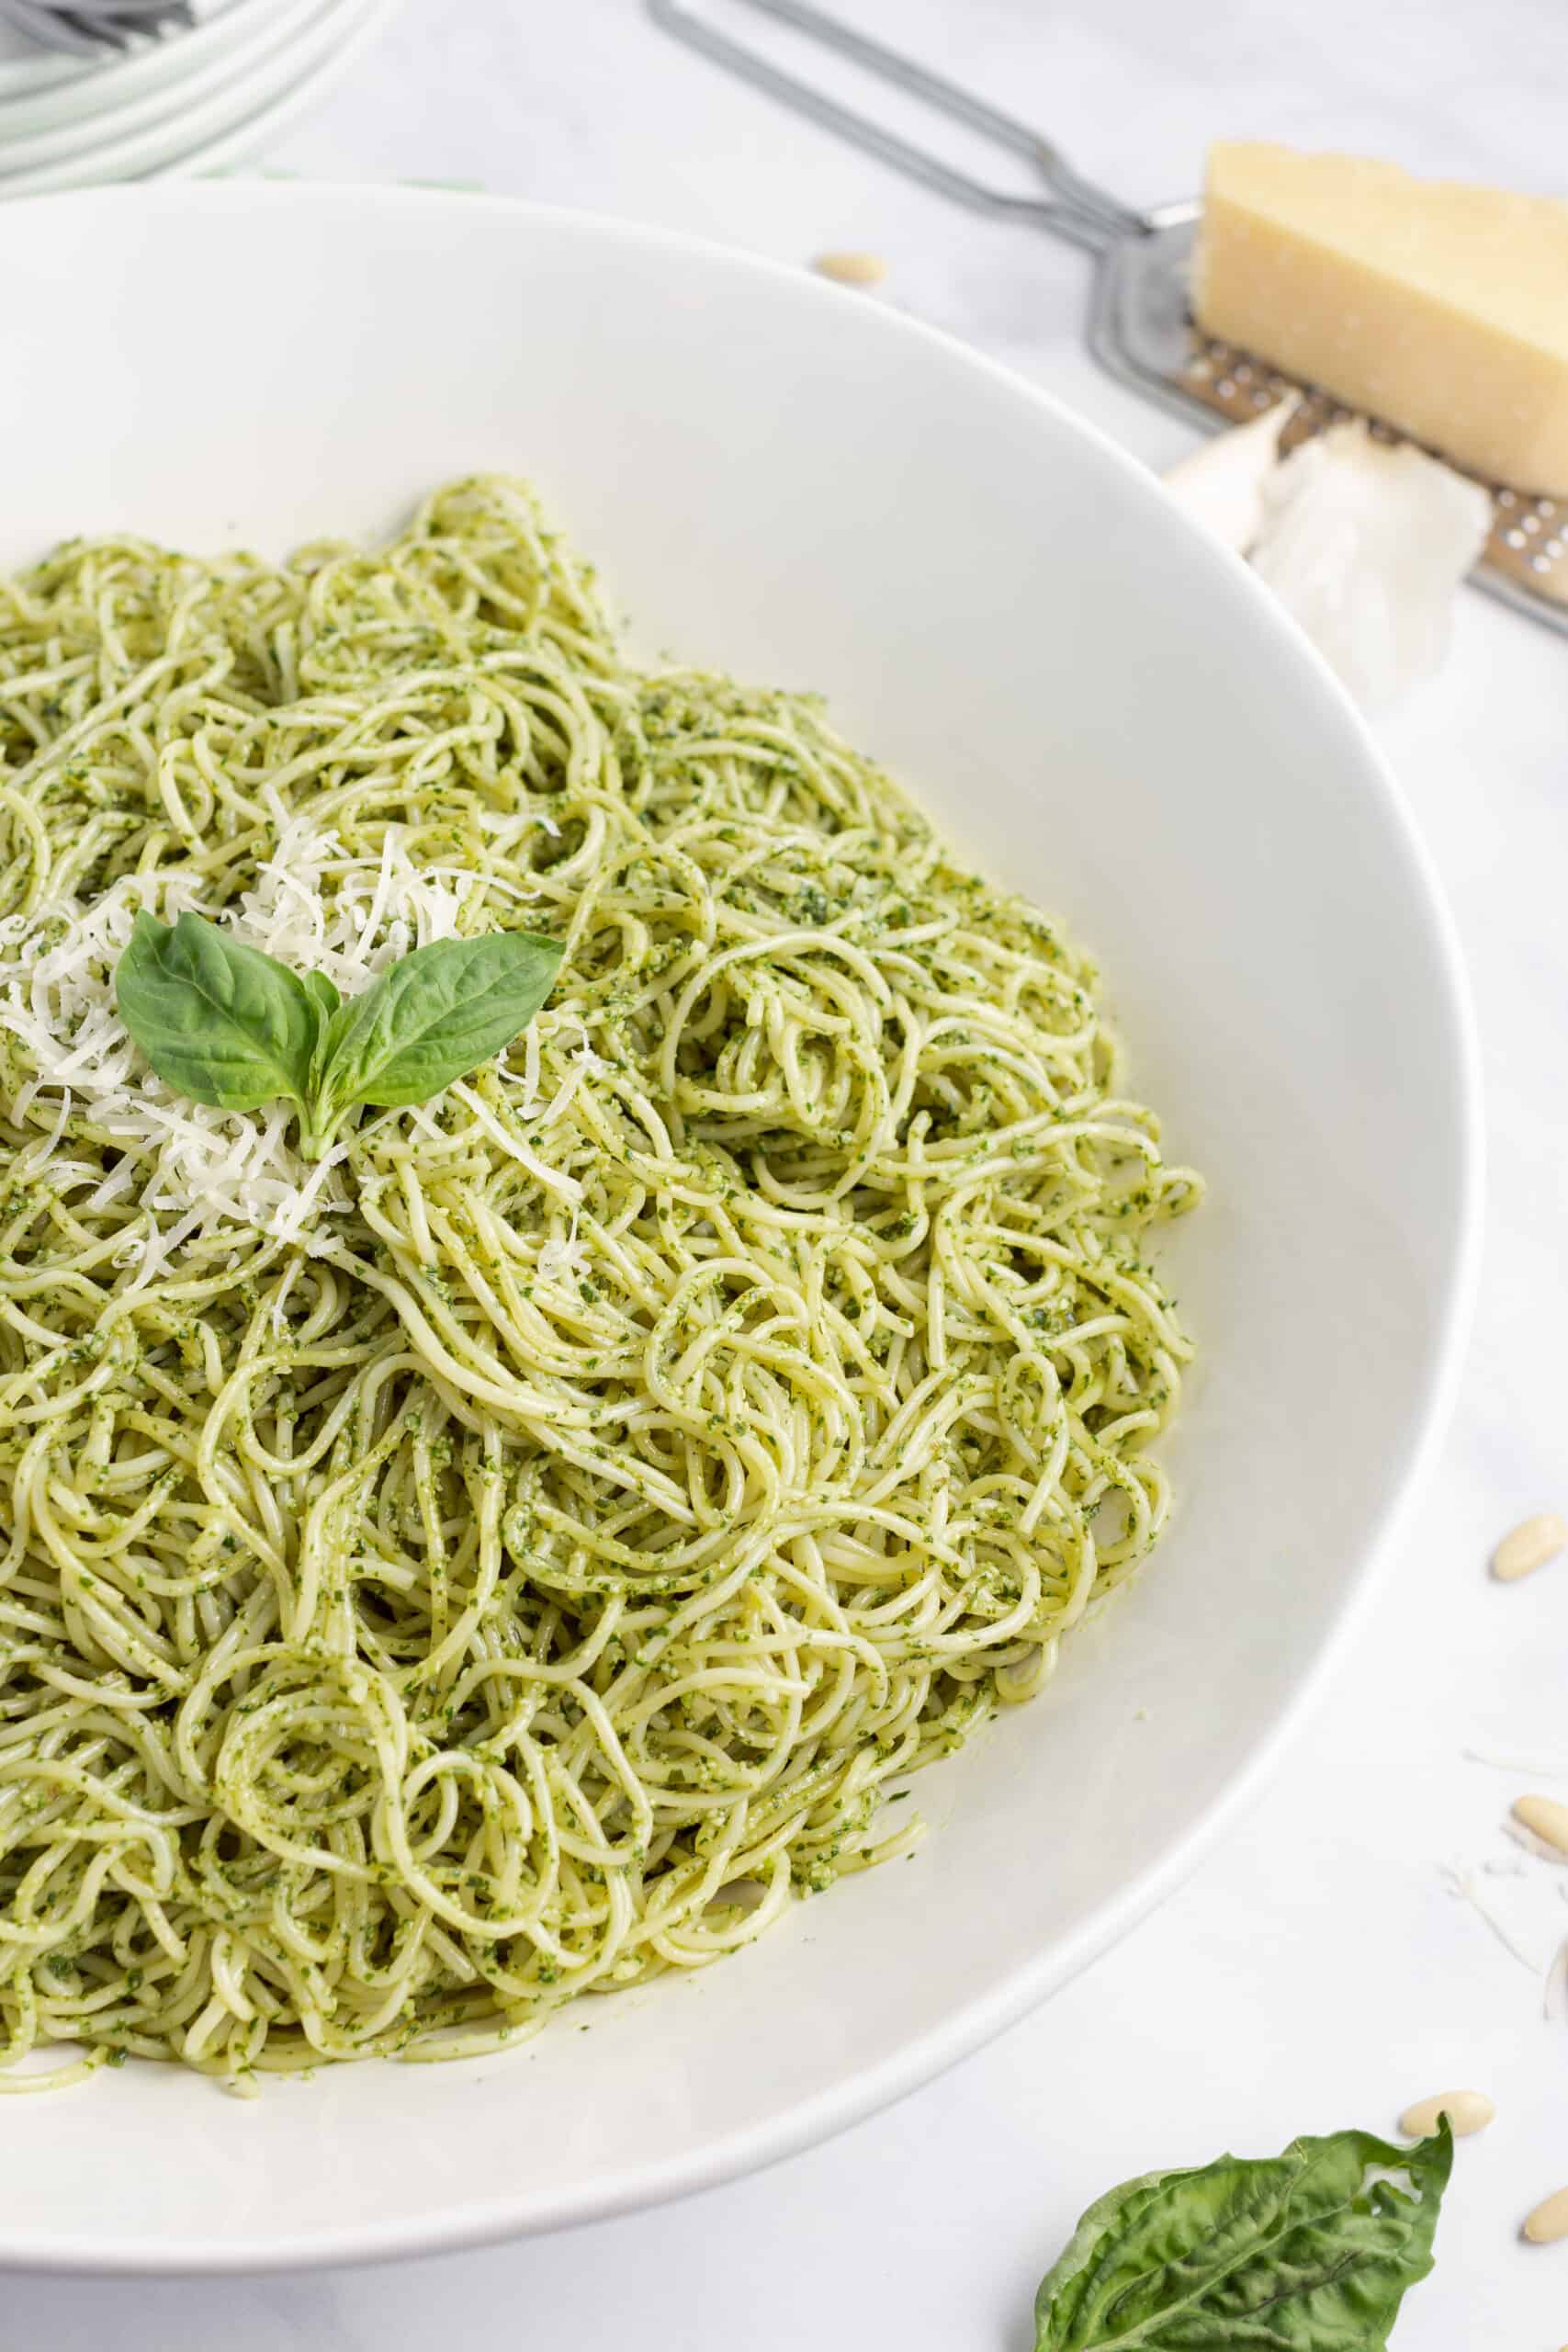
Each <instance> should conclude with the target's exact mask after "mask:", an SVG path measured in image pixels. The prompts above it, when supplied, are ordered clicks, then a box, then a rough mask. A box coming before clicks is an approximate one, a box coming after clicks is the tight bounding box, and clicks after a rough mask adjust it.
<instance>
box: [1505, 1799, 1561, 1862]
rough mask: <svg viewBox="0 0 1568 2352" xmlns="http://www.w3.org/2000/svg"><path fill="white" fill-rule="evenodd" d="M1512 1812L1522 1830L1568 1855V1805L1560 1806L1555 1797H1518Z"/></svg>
mask: <svg viewBox="0 0 1568 2352" xmlns="http://www.w3.org/2000/svg"><path fill="white" fill-rule="evenodd" d="M1512 1812H1513V1815H1514V1819H1515V1820H1516V1821H1517V1823H1518V1824H1519V1826H1520V1827H1521V1828H1524V1829H1528V1830H1529V1831H1530V1832H1531V1833H1532V1835H1534V1836H1535V1837H1537V1838H1540V1840H1541V1842H1542V1844H1543V1845H1547V1846H1555V1847H1556V1849H1557V1851H1558V1852H1559V1853H1560V1854H1568V1804H1558V1802H1557V1800H1556V1798H1555V1797H1516V1798H1515V1799H1514V1803H1513V1806H1512Z"/></svg>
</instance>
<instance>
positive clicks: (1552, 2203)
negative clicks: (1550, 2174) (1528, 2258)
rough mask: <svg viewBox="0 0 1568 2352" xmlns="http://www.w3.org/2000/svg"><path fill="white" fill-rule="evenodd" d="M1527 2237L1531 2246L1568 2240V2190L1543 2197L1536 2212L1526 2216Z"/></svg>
mask: <svg viewBox="0 0 1568 2352" xmlns="http://www.w3.org/2000/svg"><path fill="white" fill-rule="evenodd" d="M1525 2235H1526V2237H1527V2238H1529V2242H1530V2244H1531V2245H1555V2243H1556V2241H1557V2240H1558V2239H1559V2238H1568V2188H1560V2189H1558V2190H1557V2191H1556V2192H1555V2194H1554V2195H1552V2196H1551V2197H1543V2198H1542V2199H1541V2201H1540V2204H1539V2205H1538V2206H1537V2207H1536V2209H1535V2211H1534V2212H1533V2213H1527V2214H1526V2215H1525Z"/></svg>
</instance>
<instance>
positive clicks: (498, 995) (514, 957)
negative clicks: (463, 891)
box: [320, 931, 561, 1116]
mask: <svg viewBox="0 0 1568 2352" xmlns="http://www.w3.org/2000/svg"><path fill="white" fill-rule="evenodd" d="M560 959H561V948H560V943H559V941H558V940H555V939H540V938H538V937H536V934H535V933H532V932H528V931H491V932H487V933H485V934H484V936H483V937H482V938H479V939H439V940H435V941H434V942H433V943H432V944H431V945H430V946H428V947H419V948H416V949H415V950H414V953H413V954H412V956H404V957H403V958H402V960H401V962H400V963H397V964H394V965H393V966H392V967H391V969H390V970H389V971H386V972H383V973H382V975H381V977H380V978H379V979H378V980H377V981H375V982H374V983H373V984H372V985H371V986H370V987H369V988H367V989H366V990H365V991H364V993H363V995H360V996H355V997H351V998H350V999H349V1001H348V1002H347V1003H346V1004H345V1005H344V1007H343V1008H342V1010H341V1012H338V1013H337V1014H335V1015H334V1017H333V1024H332V1028H331V1031H330V1033H329V1042H328V1048H327V1058H326V1067H325V1069H324V1070H323V1072H322V1076H321V1090H320V1091H321V1105H322V1108H323V1110H325V1111H326V1112H327V1113H328V1114H329V1116H330V1115H332V1114H337V1113H341V1111H343V1110H344V1109H347V1108H348V1107H349V1106H350V1105H351V1104H353V1103H375V1104H376V1105H378V1107H379V1108H380V1109H383V1110H393V1109H396V1108H398V1107H399V1106H400V1105H402V1104H405V1103H426V1102H428V1101H429V1099H430V1097H431V1096H432V1095H433V1094H439V1093H440V1091H441V1090H442V1088H443V1087H444V1086H450V1085H451V1084H452V1082H453V1080H455V1079H459V1078H466V1077H467V1076H468V1072H469V1071H470V1070H471V1069H478V1067H479V1064H480V1062H484V1061H488V1060H489V1059H490V1057H491V1055H492V1054H499V1053H500V1052H501V1050H502V1047H503V1046H510V1045H511V1043H512V1040H513V1037H515V1036H516V1035H517V1033H518V1031H519V1030H520V1029H525V1028H526V1027H527V1025H528V1023H529V1022H530V1021H532V1019H533V1017H534V1015H535V1013H536V1012H537V1011H538V1010H539V1007H540V1006H541V1005H542V1004H543V1002H544V1001H545V999H546V998H547V996H548V994H549V992H550V989H551V986H552V984H553V982H554V980H555V977H556V969H557V967H558V964H559V963H560Z"/></svg>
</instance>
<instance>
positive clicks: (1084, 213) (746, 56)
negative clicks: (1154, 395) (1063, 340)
mask: <svg viewBox="0 0 1568 2352" xmlns="http://www.w3.org/2000/svg"><path fill="white" fill-rule="evenodd" d="M744 5H745V6H748V7H750V8H752V9H754V10H755V11H756V12H757V13H758V15H760V16H764V17H773V18H774V19H775V20H776V21H777V22H778V23H780V24H784V25H788V26H790V27H791V28H793V29H794V30H795V32H800V33H805V34H806V35H807V38H808V39H810V40H816V41H818V42H819V43H820V44H821V45H822V47H823V48H824V49H830V50H835V51H837V52H838V53H839V55H840V56H841V57H848V58H851V59H852V60H853V62H854V63H855V64H857V65H862V66H863V67H865V69H866V70H867V72H868V73H871V74H875V75H876V76H877V77H878V79H879V80H882V81H885V82H890V83H892V84H893V85H894V86H895V87H896V88H897V89H900V90H908V92H909V93H910V95H911V96H914V97H917V98H920V99H923V100H924V102H925V103H926V105H928V106H930V107H933V108H934V109H935V110H936V112H937V113H939V114H945V115H947V116H949V117H950V118H951V119H952V120H953V121H954V122H962V123H964V124H966V125H967V127H968V128H969V129H970V130H977V131H979V132H980V133H981V134H982V135H983V136H984V137H986V138H987V139H989V140H991V141H994V143H995V144H996V145H998V146H1000V147H1006V148H1008V149H1010V151H1011V152H1012V153H1014V154H1018V155H1022V156H1024V157H1025V158H1027V160H1028V161H1029V162H1030V163H1031V164H1033V165H1034V167H1035V169H1036V171H1037V172H1038V173H1039V174H1040V175H1041V177H1042V178H1043V180H1044V182H1045V185H1046V187H1047V188H1048V189H1049V191H1050V193H1049V195H1047V196H1044V197H1027V196H1009V195H1007V194H1006V193H1005V192H1004V191H1003V190H1002V189H1000V188H994V187H987V185H986V183H985V181H984V180H977V179H974V178H972V177H971V176H970V175H969V174H968V173H967V172H961V171H959V170H958V169H957V168H956V167H955V166H954V165H953V164H948V163H944V162H943V161H942V157H941V156H940V155H933V154H931V152H930V151H929V150H928V149H926V148H924V147H918V146H916V145H915V144H914V142H913V141H911V140H908V139H903V138H900V137H899V135H898V133H897V131H893V130H886V129H885V128H884V126H883V125H882V124H881V123H878V122H874V121H873V120H872V119H871V117H870V116H869V115H863V114H860V113H857V112H856V110H855V109H854V108H853V107H847V106H843V105H840V102H839V100H838V99H837V98H831V97H829V96H828V94H827V92H826V91H824V90H819V89H818V88H816V87H815V86H814V85H813V84H811V83H809V82H803V81H800V80H799V79H797V77H796V76H795V74H786V73H785V72H784V69H783V67H782V66H778V65H774V64H773V62H772V61H771V60H770V59H768V58H766V57H763V56H761V55H760V54H759V52H758V51H756V50H754V49H748V48H747V47H746V45H745V43H744V42H742V41H738V40H733V39H732V38H731V36H730V35H729V34H728V33H725V32H721V31H720V30H719V29H718V28H717V27H716V25H713V24H710V23H709V22H708V21H707V19H706V18H705V17H701V16H699V15H698V14H697V13H696V12H695V10H694V9H692V8H689V7H687V6H684V5H683V0H648V12H649V16H650V17H652V18H653V20H654V22H655V24H657V25H660V26H662V28H664V30H665V31H666V32H669V33H672V34H673V35H674V36H675V38H676V40H682V41H684V42H686V43H687V45H688V47H690V48H692V49H695V50H698V51H701V53H702V54H703V55H704V56H705V57H709V58H711V59H712V60H713V61H714V62H715V63H716V64H718V65H723V66H725V67H727V68H728V71H729V72H730V73H732V74H739V75H740V76H741V77H742V79H743V80H745V81H748V82H750V83H752V84H753V85H755V87H756V88H758V89H760V90H765V91H766V92H767V93H768V96H770V97H774V98H779V99H781V100H782V101H783V102H784V105H785V106H787V107H793V108H794V109H795V112H796V113H797V114H803V115H806V116H807V118H808V119H810V120H811V121H813V122H819V123H821V124H822V125H823V127H824V129H826V130H833V131H837V132H838V134H839V136H840V138H842V139H847V140H848V141H850V142H851V144H852V145H853V146H856V147H859V148H861V149H862V150H863V152H864V153H867V154H869V155H875V156H877V157H878V158H879V159H880V160H881V161H882V162H883V163H885V164H892V165H893V167H894V169H895V170H896V171H901V172H905V173H908V175H909V177H910V178H911V179H917V180H919V181H921V182H922V183H923V184H924V186H926V187H932V188H935V189H937V190H938V191H939V193H940V194H942V195H943V196H950V197H952V198H953V199H954V200H955V201H956V202H957V203H959V204H966V205H968V206H969V207H970V208H971V209H972V210H974V211H976V212H989V213H993V214H1001V215H1003V216H1005V217H1010V218H1011V219H1014V220H1033V221H1035V222H1037V223H1038V224H1039V226H1040V227H1041V228H1043V229H1050V230H1053V231H1054V232H1055V233H1056V234H1057V235H1059V236H1063V237H1066V238H1069V239H1070V240H1071V241H1072V242H1073V243H1075V244H1079V245H1087V246H1088V247H1089V250H1090V252H1092V253H1099V252H1100V251H1101V250H1102V249H1103V248H1104V247H1105V246H1106V245H1108V244H1110V243H1112V242H1113V241H1114V240H1115V239H1116V238H1119V237H1127V236H1136V235H1140V234H1142V233H1143V232H1144V231H1145V229H1146V228H1147V227H1148V222H1147V221H1146V220H1145V217H1144V215H1143V214H1142V213H1140V212H1135V211H1134V210H1133V209H1132V208H1131V207H1130V206H1128V205H1125V204H1121V203H1119V202H1118V201H1117V199H1116V198H1114V197H1112V196H1107V195H1106V194H1105V193H1104V192H1103V190H1101V189H1100V188H1097V187H1094V186H1092V184H1091V183H1090V182H1089V181H1088V180H1086V179H1083V178H1081V177H1080V176H1079V175H1078V174H1077V172H1075V171H1074V170H1073V168H1072V166H1071V164H1069V163H1068V162H1067V160H1066V156H1065V155H1063V154H1062V153H1061V152H1060V151H1059V150H1058V149H1057V148H1056V147H1055V146H1053V144H1052V142H1051V141H1050V140H1048V139H1044V138H1042V136H1041V134H1040V133H1039V132H1038V131H1037V130H1030V128H1029V126H1028V124H1027V123H1022V122H1017V121H1015V120H1014V119H1013V118H1012V116H1011V115H1007V114H1003V113H1001V112H1000V110H999V109H998V107H991V106H987V104H986V102H985V100H984V99H983V98H976V97H975V96H973V95H972V94H971V93H970V92H969V91H967V90H962V89H960V88H959V86H958V85H957V84H956V83H955V82H949V81H947V80H946V79H945V78H944V77H943V76H942V74H931V73H928V72H927V70H926V68H925V67H924V66H923V65H917V64H916V63H915V62H914V60H913V59H912V58H908V57H902V56H900V55H899V53H898V51H897V50H893V49H887V48H885V47H884V45H883V43H882V42H881V41H879V40H871V39H870V38H869V36H868V35H866V34H865V33H860V32H856V31H855V30H854V29H853V28H852V26H849V25H845V24H840V22H839V21H838V19H837V18H836V17H829V16H825V15H824V14H823V13H822V11H821V10H820V9H818V8H814V7H811V6H808V5H807V0H744Z"/></svg>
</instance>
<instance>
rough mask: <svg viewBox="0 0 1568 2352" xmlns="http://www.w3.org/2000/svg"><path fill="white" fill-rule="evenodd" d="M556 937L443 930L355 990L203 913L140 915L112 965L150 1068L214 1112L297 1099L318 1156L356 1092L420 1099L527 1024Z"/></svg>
mask: <svg viewBox="0 0 1568 2352" xmlns="http://www.w3.org/2000/svg"><path fill="white" fill-rule="evenodd" d="M560 958H561V949H560V944H559V943H558V941H556V940H553V939H542V938H540V937H539V936H538V935H537V934H536V933H534V932H528V931H493V932H487V933H484V935H483V936H482V937H480V938H479V939H439V940H435V941H434V942H433V943H432V944H431V945H429V946H428V947H418V948H415V949H414V951H413V953H412V955H409V956H403V957H402V958H401V959H400V961H399V962H398V963H396V964H393V965H392V966H391V967H389V970H387V971H385V972H383V973H381V975H380V976H379V978H377V979H375V980H373V981H372V983H371V985H370V986H369V987H368V988H367V989H363V990H362V991H361V992H360V994H359V995H357V996H352V997H348V998H346V999H344V998H343V997H340V995H339V993H338V990H337V989H336V988H335V987H334V986H333V982H332V981H331V980H330V979H328V978H327V976H326V974H325V973H324V972H307V973H304V974H300V973H299V972H295V971H292V970H290V968H289V967H288V965H287V964H280V963H279V962H278V961H277V959H276V956H266V955H264V954H263V953H262V951H261V950H260V949H259V948H256V947H247V946H246V945H245V944H243V942H242V941H240V940H237V939H235V938H234V937H232V935H231V933H228V932H226V931H223V930H221V929H220V926H219V925H218V924H217V923H215V922H208V921H207V920H206V918H205V917H204V916H201V915H196V914H182V915H181V916H180V918H179V920H178V922H175V923H173V924H170V923H164V922H159V921H158V919H157V917H156V916H155V915H150V914H148V913H147V912H146V911H145V910H142V911H141V913H139V914H138V916H137V918H136V922H135V927H134V929H133V930H132V933H131V936H130V945H129V946H128V947H127V948H126V950H125V952H124V954H123V955H122V956H121V957H120V959H119V962H118V965H117V966H116V967H115V995H116V999H117V1001H118V1006H119V1012H120V1018H121V1019H122V1020H123V1022H124V1023H125V1025H126V1027H127V1029H128V1030H129V1031H130V1035H131V1037H132V1038H133V1040H134V1041H135V1043H136V1044H137V1045H138V1046H140V1047H141V1051H142V1053H143V1054H145V1055H146V1057H147V1059H148V1060H149V1061H150V1062H151V1063H152V1068H153V1069H155V1070H156V1071H157V1073H158V1076H159V1077H160V1078H162V1079H164V1080H166V1081H167V1083H168V1084H169V1085H170V1086H173V1087H175V1088H177V1089H178V1091H180V1093H182V1094H187V1095H189V1096H190V1098H191V1100H192V1101H193V1102H196V1103H210V1104H211V1105H213V1106H214V1107H215V1108H216V1109H218V1110H220V1111H254V1110H259V1109H260V1107H261V1105H262V1104H263V1103H274V1102H277V1101H280V1100H281V1101H284V1102H289V1103H295V1104H296V1105H297V1106H298V1108H299V1149H300V1152H301V1154H302V1156H303V1157H304V1158H305V1159H320V1158H321V1155H322V1153H323V1152H324V1151H325V1150H326V1149H327V1148H328V1146H329V1145H330V1144H331V1142H332V1139H333V1136H334V1134H335V1133H336V1131H337V1129H338V1127H339V1125H341V1123H342V1121H343V1119H344V1116H345V1115H346V1114H347V1113H348V1112H350V1111H352V1110H354V1109H355V1108H356V1107H357V1106H358V1105H359V1104H360V1103H370V1104H372V1105H374V1106H375V1107H376V1108H378V1109H381V1110H393V1109H398V1108H400V1107H401V1106H403V1105H405V1104H409V1103H427V1102H428V1101H429V1100H430V1098H431V1096H432V1095H434V1094H439V1093H440V1091H441V1090H442V1088H443V1087H446V1086H450V1085H451V1084H452V1083H453V1082H454V1080H457V1079H459V1078H466V1077H467V1076H468V1072H469V1071H470V1070H474V1069H478V1068H479V1064H480V1063H481V1062H485V1061H488V1060H489V1059H490V1058H491V1055H492V1054H498V1053H500V1052H501V1051H502V1049H503V1048H504V1047H505V1046H509V1045H511V1043H512V1041H513V1038H514V1037H515V1036H517V1035H518V1034H519V1033H520V1032H521V1031H522V1030H524V1029H525V1028H526V1027H527V1025H528V1023H529V1022H530V1021H531V1020H532V1019H533V1017H534V1015H535V1013H536V1012H538V1010H539V1007H540V1006H541V1005H542V1004H543V1003H544V1001H545V999H546V998H547V996H548V994H549V992H550V989H551V986H552V984H553V982H554V980H555V976H556V969H557V967H558V964H559V962H560Z"/></svg>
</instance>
